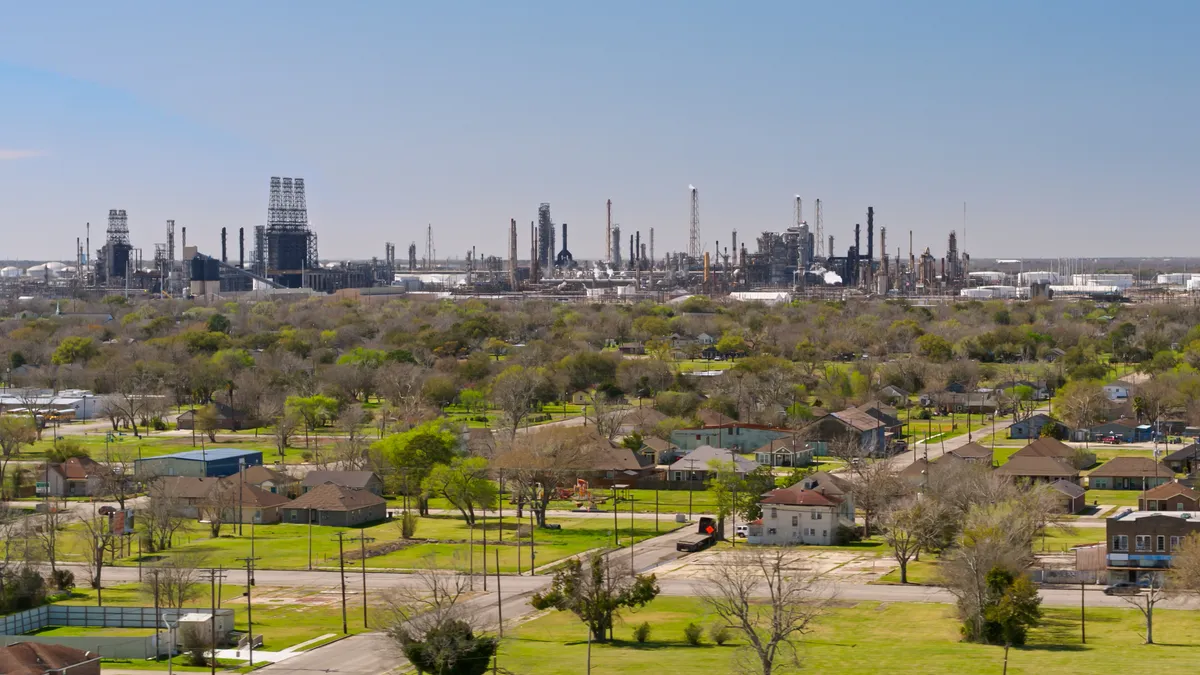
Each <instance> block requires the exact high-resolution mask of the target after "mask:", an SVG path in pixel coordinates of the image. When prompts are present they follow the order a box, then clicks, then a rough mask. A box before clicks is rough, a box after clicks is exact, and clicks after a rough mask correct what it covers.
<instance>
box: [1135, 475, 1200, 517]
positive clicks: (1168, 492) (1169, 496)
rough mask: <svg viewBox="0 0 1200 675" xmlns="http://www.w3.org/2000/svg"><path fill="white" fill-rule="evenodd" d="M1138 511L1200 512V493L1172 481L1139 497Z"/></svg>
mask: <svg viewBox="0 0 1200 675" xmlns="http://www.w3.org/2000/svg"><path fill="white" fill-rule="evenodd" d="M1138 511H1200V492H1197V491H1195V490H1193V489H1192V488H1190V487H1188V486H1186V485H1184V484H1183V483H1180V482H1178V481H1171V482H1169V483H1163V484H1162V485H1159V486H1158V487H1155V488H1152V489H1149V490H1146V491H1145V492H1143V493H1142V494H1141V495H1139V496H1138Z"/></svg>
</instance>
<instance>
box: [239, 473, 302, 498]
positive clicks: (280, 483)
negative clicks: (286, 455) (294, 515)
mask: <svg viewBox="0 0 1200 675" xmlns="http://www.w3.org/2000/svg"><path fill="white" fill-rule="evenodd" d="M229 479H230V480H233V481H235V482H238V483H245V484H246V485H253V486H254V487H257V488H262V489H263V490H266V491H267V492H270V493H273V494H277V495H284V496H286V497H288V498H293V497H298V496H299V495H300V492H301V490H300V481H298V480H296V478H295V477H294V476H292V475H290V474H287V473H284V472H282V471H276V470H275V469H271V468H268V467H265V466H248V467H246V468H245V469H242V470H241V471H239V472H238V473H235V474H233V475H232V476H229Z"/></svg>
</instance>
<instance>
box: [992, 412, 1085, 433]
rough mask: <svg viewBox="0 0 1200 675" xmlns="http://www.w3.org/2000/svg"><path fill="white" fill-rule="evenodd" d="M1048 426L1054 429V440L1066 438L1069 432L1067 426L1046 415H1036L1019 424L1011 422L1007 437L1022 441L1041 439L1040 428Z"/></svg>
mask: <svg viewBox="0 0 1200 675" xmlns="http://www.w3.org/2000/svg"><path fill="white" fill-rule="evenodd" d="M1048 425H1050V426H1052V428H1053V429H1054V434H1053V436H1054V437H1055V438H1066V437H1067V434H1069V433H1070V431H1071V430H1070V429H1068V428H1067V425H1065V424H1063V423H1062V422H1059V421H1058V420H1056V419H1054V418H1053V417H1051V416H1049V415H1047V414H1046V413H1037V414H1036V415H1030V416H1029V417H1027V418H1025V419H1023V420H1021V421H1020V422H1013V423H1012V425H1010V426H1009V427H1008V437H1009V438H1022V439H1028V438H1041V436H1042V428H1043V427H1046V426H1048Z"/></svg>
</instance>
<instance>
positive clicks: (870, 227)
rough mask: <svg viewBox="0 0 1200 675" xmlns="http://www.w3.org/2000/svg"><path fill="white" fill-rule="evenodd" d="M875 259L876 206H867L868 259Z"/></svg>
mask: <svg viewBox="0 0 1200 675" xmlns="http://www.w3.org/2000/svg"><path fill="white" fill-rule="evenodd" d="M874 259H875V207H874V206H868V207H867V260H874Z"/></svg>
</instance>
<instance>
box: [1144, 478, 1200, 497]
mask: <svg viewBox="0 0 1200 675" xmlns="http://www.w3.org/2000/svg"><path fill="white" fill-rule="evenodd" d="M1171 497H1187V498H1188V499H1191V500H1193V501H1200V492H1196V491H1195V490H1193V489H1192V488H1190V487H1188V486H1186V485H1184V484H1183V483H1180V482H1178V481H1171V482H1169V483H1163V484H1162V485H1159V486H1157V487H1153V488H1150V489H1149V490H1146V491H1145V492H1144V493H1143V494H1142V498H1143V499H1170V498H1171Z"/></svg>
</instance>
